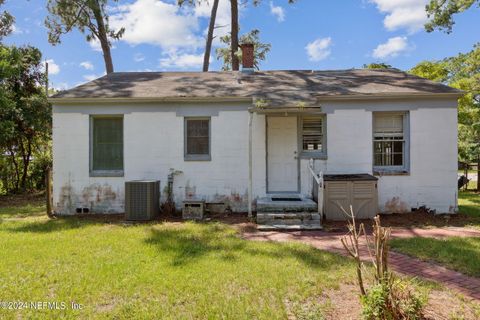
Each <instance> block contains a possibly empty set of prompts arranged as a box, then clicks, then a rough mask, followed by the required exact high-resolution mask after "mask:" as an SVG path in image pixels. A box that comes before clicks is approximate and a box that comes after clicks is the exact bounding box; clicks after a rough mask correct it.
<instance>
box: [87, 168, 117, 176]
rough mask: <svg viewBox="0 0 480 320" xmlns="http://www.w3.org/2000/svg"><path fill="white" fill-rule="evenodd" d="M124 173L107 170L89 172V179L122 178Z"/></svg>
mask: <svg viewBox="0 0 480 320" xmlns="http://www.w3.org/2000/svg"><path fill="white" fill-rule="evenodd" d="M123 176H124V173H123V170H122V171H109V170H97V171H90V177H123Z"/></svg>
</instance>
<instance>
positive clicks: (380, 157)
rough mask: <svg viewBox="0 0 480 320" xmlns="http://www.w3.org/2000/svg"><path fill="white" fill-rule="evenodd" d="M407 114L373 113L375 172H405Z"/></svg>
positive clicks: (406, 158) (406, 159)
mask: <svg viewBox="0 0 480 320" xmlns="http://www.w3.org/2000/svg"><path fill="white" fill-rule="evenodd" d="M406 119H407V113H387V112H385V113H373V166H374V168H375V169H377V170H382V169H383V170H385V169H387V170H389V169H390V170H402V171H403V170H406V168H407V161H408V154H407V142H408V140H407V139H408V134H407V133H406V127H407V125H406V124H407V121H406Z"/></svg>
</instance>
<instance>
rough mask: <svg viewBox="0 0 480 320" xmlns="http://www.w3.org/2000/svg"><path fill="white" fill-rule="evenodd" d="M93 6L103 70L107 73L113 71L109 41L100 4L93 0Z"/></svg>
mask: <svg viewBox="0 0 480 320" xmlns="http://www.w3.org/2000/svg"><path fill="white" fill-rule="evenodd" d="M94 4H95V7H94V8H92V10H93V15H94V17H95V20H96V21H97V28H98V41H100V45H101V46H102V51H103V60H104V61H105V70H106V71H107V74H109V73H112V72H113V62H112V54H111V52H110V43H109V41H108V36H107V30H106V28H105V21H104V20H103V13H102V11H101V10H100V5H99V3H98V0H97V1H95V2H94Z"/></svg>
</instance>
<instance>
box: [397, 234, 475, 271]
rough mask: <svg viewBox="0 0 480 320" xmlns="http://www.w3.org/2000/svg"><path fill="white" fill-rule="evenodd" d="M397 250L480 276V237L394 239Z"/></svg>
mask: <svg viewBox="0 0 480 320" xmlns="http://www.w3.org/2000/svg"><path fill="white" fill-rule="evenodd" d="M391 245H392V248H393V250H395V251H399V252H403V253H406V254H408V255H410V256H415V257H417V258H420V259H422V260H432V261H435V262H438V263H440V264H442V265H445V266H446V267H448V268H451V269H454V270H457V271H460V272H462V273H465V274H468V275H471V276H475V277H480V238H459V237H451V238H447V239H444V240H438V239H431V238H418V237H416V238H410V239H394V240H392V242H391Z"/></svg>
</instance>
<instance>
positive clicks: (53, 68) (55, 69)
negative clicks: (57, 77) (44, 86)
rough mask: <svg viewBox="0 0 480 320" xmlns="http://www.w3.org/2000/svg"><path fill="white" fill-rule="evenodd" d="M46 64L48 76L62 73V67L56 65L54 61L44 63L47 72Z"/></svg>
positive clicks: (43, 67) (43, 66)
mask: <svg viewBox="0 0 480 320" xmlns="http://www.w3.org/2000/svg"><path fill="white" fill-rule="evenodd" d="M45 63H48V74H49V75H52V74H58V73H59V72H60V66H59V65H58V64H56V63H55V61H54V60H53V59H48V60H46V61H44V62H42V69H43V70H45Z"/></svg>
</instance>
